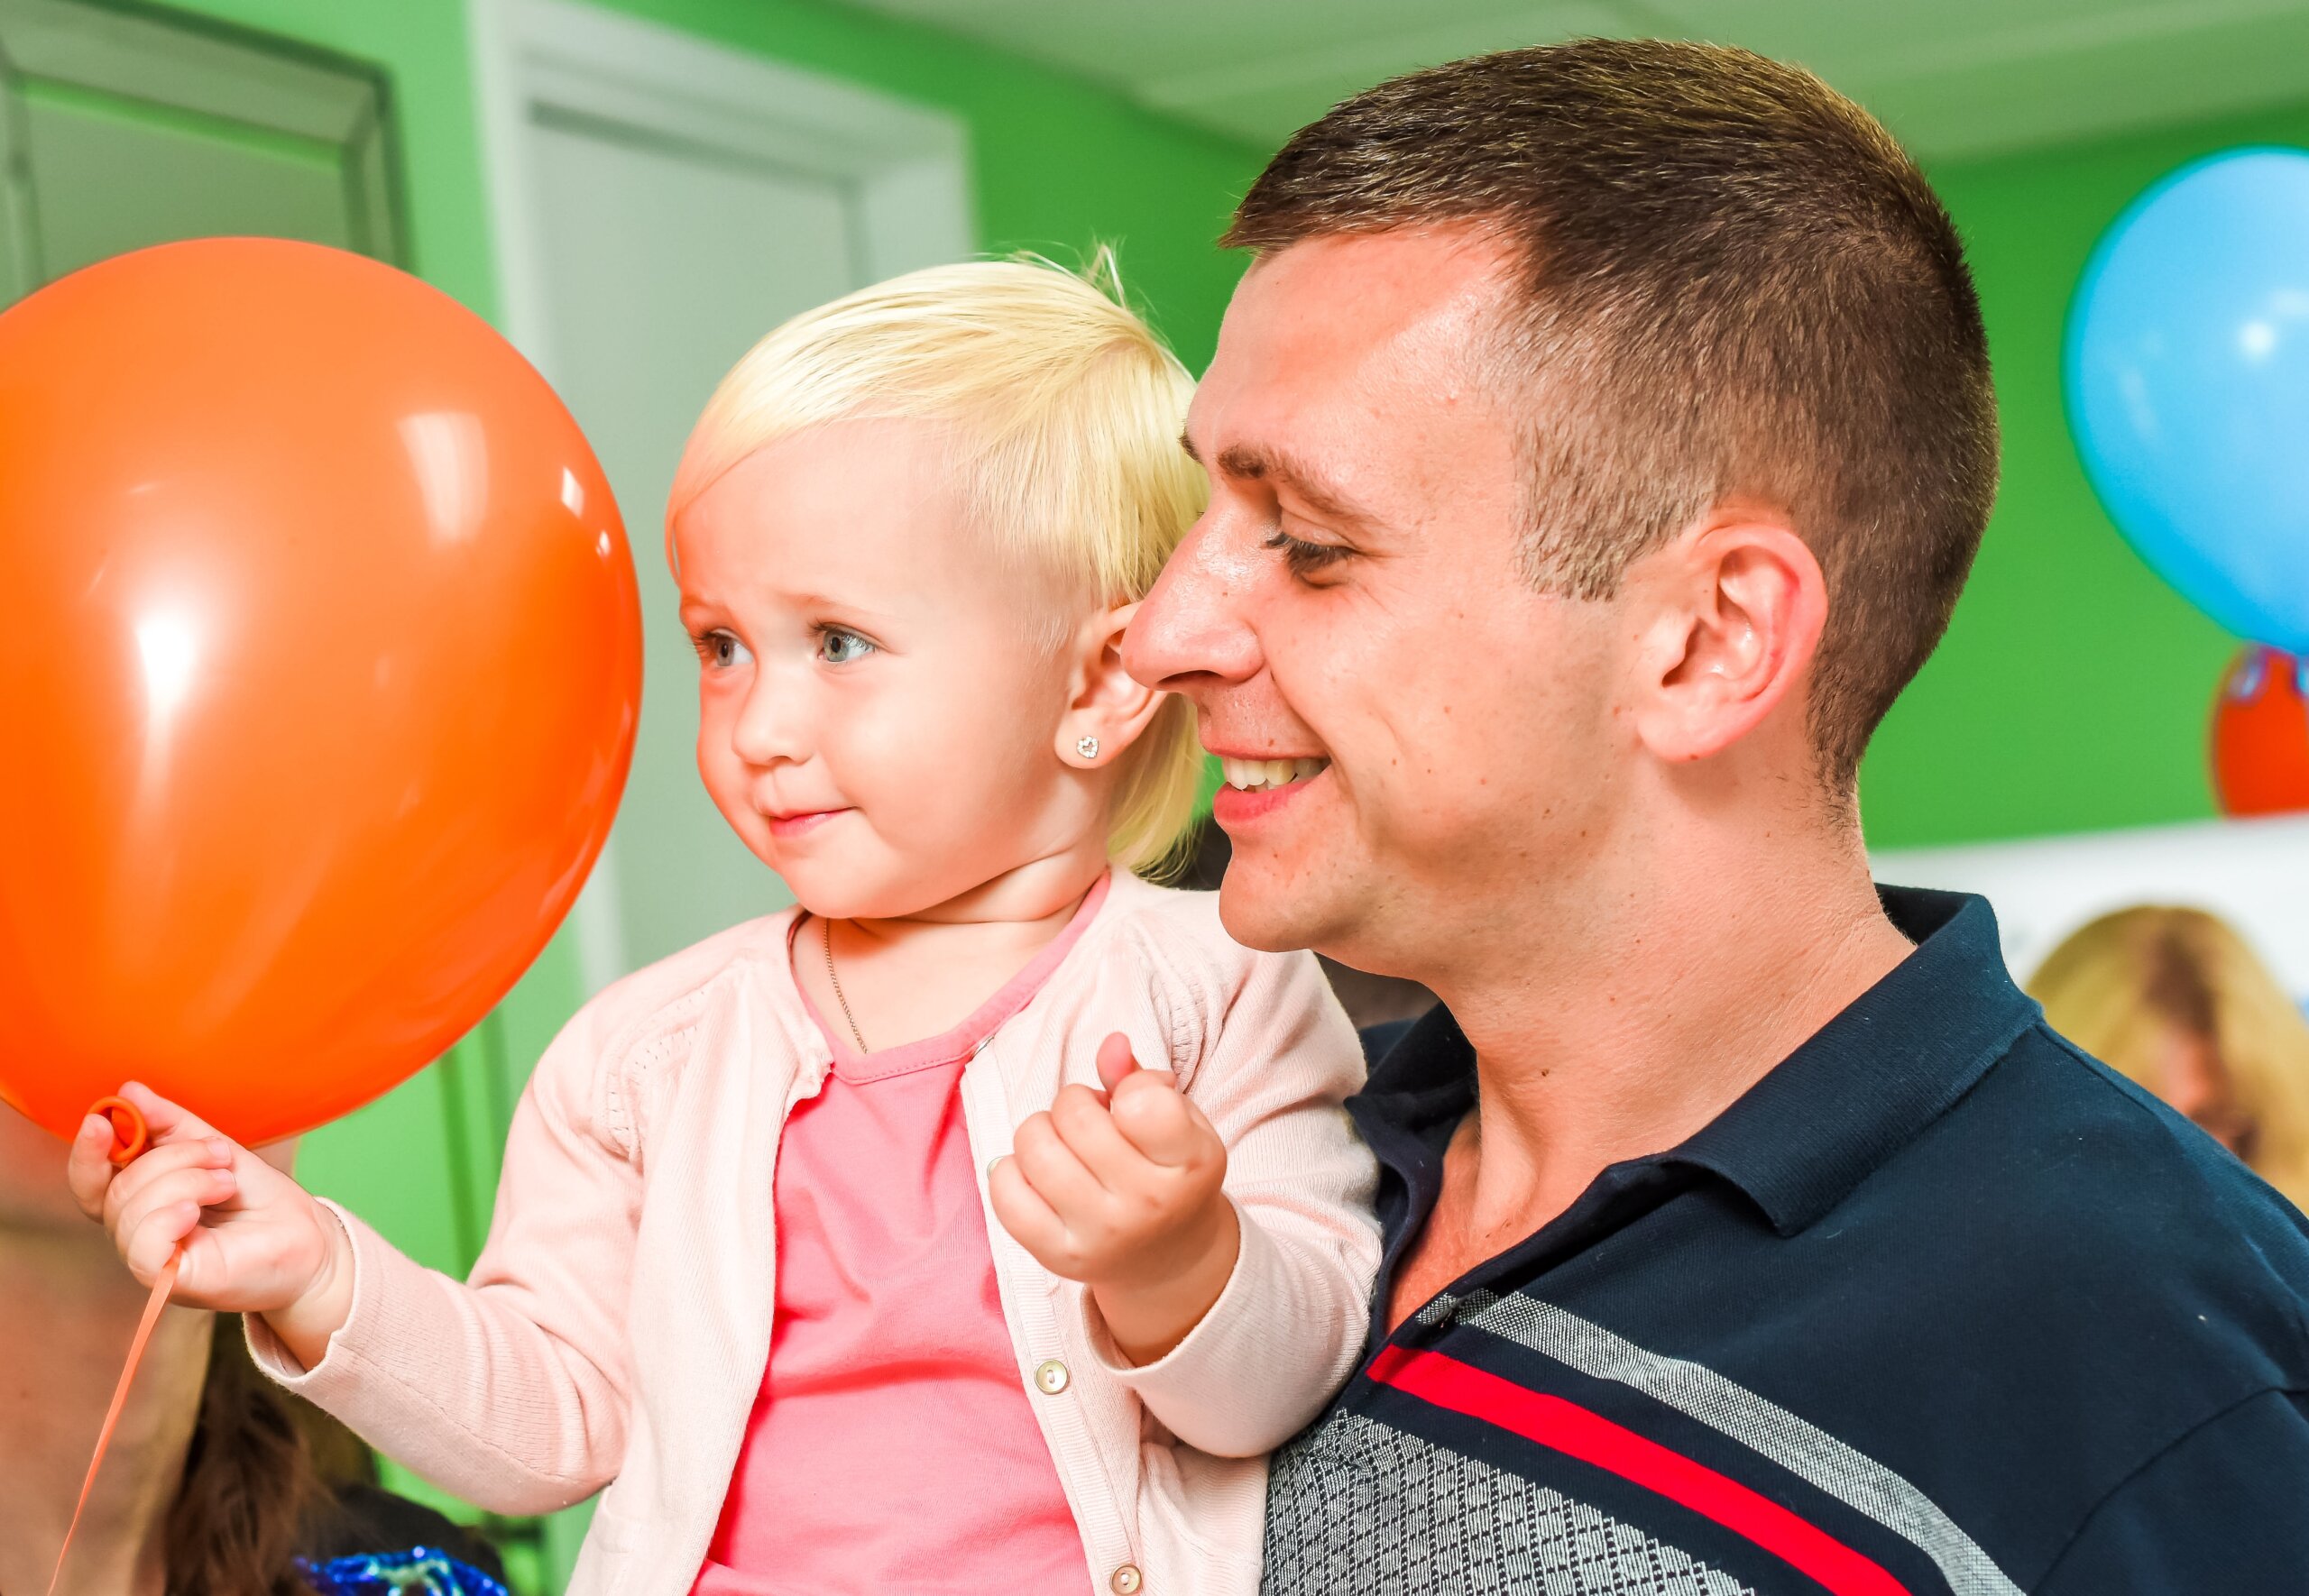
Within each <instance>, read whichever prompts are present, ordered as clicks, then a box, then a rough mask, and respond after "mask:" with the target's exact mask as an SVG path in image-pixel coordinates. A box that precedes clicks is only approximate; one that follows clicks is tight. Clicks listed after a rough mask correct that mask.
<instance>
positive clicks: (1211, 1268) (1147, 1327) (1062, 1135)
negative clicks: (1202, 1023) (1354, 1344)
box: [987, 1035, 1242, 1363]
mask: <svg viewBox="0 0 2309 1596" xmlns="http://www.w3.org/2000/svg"><path fill="white" fill-rule="evenodd" d="M1099 1081H1100V1082H1101V1083H1102V1084H1103V1085H1104V1087H1106V1089H1105V1090H1104V1091H1093V1090H1091V1089H1090V1087H1083V1086H1068V1087H1061V1088H1060V1090H1059V1094H1058V1097H1057V1100H1056V1101H1055V1102H1053V1104H1052V1105H1051V1106H1050V1108H1049V1110H1048V1111H1047V1112H1045V1113H1042V1114H1035V1115H1034V1116H1033V1117H1031V1118H1030V1119H1028V1120H1027V1121H1026V1123H1025V1124H1022V1125H1020V1126H1019V1127H1018V1133H1017V1136H1016V1137H1015V1138H1014V1139H1013V1141H1012V1144H1011V1145H1012V1149H1013V1151H1012V1154H1011V1156H1010V1157H1007V1158H1004V1159H1000V1160H997V1161H996V1163H995V1166H994V1169H993V1170H992V1172H991V1173H990V1174H989V1176H988V1179H987V1184H988V1190H989V1196H990V1197H991V1198H992V1200H993V1204H994V1212H995V1215H996V1217H998V1218H999V1219H1000V1220H1001V1221H1002V1225H1003V1228H1004V1229H1006V1230H1007V1231H1008V1232H1009V1233H1010V1234H1012V1235H1013V1236H1016V1237H1017V1240H1018V1243H1019V1244H1020V1245H1021V1246H1023V1247H1025V1248H1026V1251H1027V1252H1031V1253H1033V1254H1034V1256H1035V1261H1037V1262H1039V1263H1041V1264H1042V1266H1043V1267H1044V1269H1047V1270H1050V1271H1051V1272H1052V1273H1053V1274H1056V1275H1061V1276H1063V1277H1064V1278H1066V1279H1067V1280H1080V1281H1081V1282H1082V1283H1083V1284H1084V1285H1086V1286H1088V1287H1090V1293H1091V1296H1092V1297H1093V1298H1095V1299H1096V1300H1097V1302H1098V1305H1099V1314H1100V1316H1102V1317H1104V1319H1105V1320H1106V1323H1107V1329H1108V1331H1109V1333H1110V1334H1111V1335H1113V1336H1114V1339H1115V1344H1116V1345H1117V1346H1118V1347H1119V1348H1120V1349H1121V1350H1122V1352H1123V1353H1124V1355H1125V1356H1127V1357H1128V1358H1129V1359H1131V1360H1132V1361H1133V1362H1139V1363H1147V1362H1154V1361H1155V1359H1157V1358H1160V1357H1161V1356H1162V1355H1163V1354H1164V1353H1167V1352H1169V1351H1170V1350H1171V1349H1172V1348H1173V1347H1174V1346H1176V1345H1177V1344H1179V1343H1180V1342H1181V1341H1182V1340H1184V1339H1185V1338H1186V1335H1187V1333H1188V1332H1189V1331H1191V1330H1192V1329H1193V1328H1194V1327H1195V1325H1198V1324H1199V1323H1200V1322H1201V1319H1202V1316H1203V1315H1204V1314H1206V1313H1208V1312H1210V1306H1211V1304H1213V1303H1215V1302H1217V1301H1218V1300H1219V1293H1220V1292H1222V1291H1224V1290H1225V1289H1227V1281H1228V1277H1229V1276H1231V1275H1232V1274H1233V1273H1234V1271H1235V1256H1236V1252H1237V1249H1238V1248H1239V1247H1240V1246H1241V1244H1242V1231H1241V1228H1240V1226H1239V1224H1238V1222H1237V1217H1236V1214H1235V1205H1234V1204H1233V1203H1231V1202H1229V1201H1228V1198H1227V1195H1226V1193H1225V1192H1224V1191H1223V1190H1221V1189H1220V1183H1221V1182H1222V1181H1223V1180H1224V1179H1225V1178H1226V1174H1227V1148H1226V1144H1225V1143H1223V1142H1220V1141H1219V1133H1218V1132H1216V1131H1214V1130H1213V1129H1211V1126H1210V1121H1209V1120H1208V1119H1206V1118H1204V1117H1203V1113H1202V1110H1201V1109H1200V1108H1198V1107H1196V1106H1195V1105H1194V1104H1193V1103H1192V1102H1191V1101H1189V1100H1188V1098H1187V1097H1186V1096H1185V1095H1184V1094H1183V1093H1182V1092H1181V1091H1180V1090H1179V1088H1178V1082H1177V1081H1176V1079H1175V1078H1173V1076H1172V1075H1171V1073H1170V1072H1169V1071H1168V1070H1163V1069H1140V1068H1139V1067H1138V1063H1137V1061H1136V1059H1133V1058H1132V1057H1131V1054H1130V1041H1129V1039H1128V1038H1127V1037H1124V1036H1119V1035H1118V1036H1109V1038H1107V1040H1106V1041H1104V1042H1103V1043H1101V1044H1100V1045H1099Z"/></svg>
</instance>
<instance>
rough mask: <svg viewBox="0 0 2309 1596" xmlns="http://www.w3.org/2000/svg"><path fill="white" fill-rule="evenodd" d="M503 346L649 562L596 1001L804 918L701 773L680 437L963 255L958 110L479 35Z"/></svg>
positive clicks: (626, 49)
mask: <svg viewBox="0 0 2309 1596" xmlns="http://www.w3.org/2000/svg"><path fill="white" fill-rule="evenodd" d="M482 23H483V31H482V38H483V72H484V96H485V115H486V117H487V122H488V128H489V136H490V142H491V153H492V162H491V164H492V179H493V183H494V186H495V188H496V191H497V192H496V199H497V206H498V209H499V213H500V215H499V218H498V222H499V240H498V242H499V247H500V250H501V252H502V253H503V254H504V256H505V257H506V261H505V264H506V273H505V275H506V298H507V301H508V302H507V305H506V310H507V321H508V324H509V330H510V331H511V333H512V335H513V336H514V339H515V341H516V342H517V343H520V344H522V345H523V347H524V348H526V349H528V350H529V351H530V353H532V355H533V356H534V357H535V358H536V359H537V360H538V363H539V365H540V366H541V367H542V368H543V370H544V371H545V373H546V375H547V377H548V378H549V379H551V380H552V381H553V382H554V384H555V386H556V387H557V388H558V389H559V390H560V391H561V394H562V397H563V398H564V399H566V400H567V402H568V404H569V407H570V408H571V409H572V410H573V411H574V412H575V415H576V417H577V419H578V422H579V424H580V425H582V426H583V427H584V429H585V432H586V435H587V436H589V437H590V438H591V439H592V440H593V446H594V448H595V450H596V451H597V452H598V453H599V454H600V455H601V459H602V463H603V467H604V468H605V469H606V470H607V472H608V473H609V478H610V482H611V484H612V487H613V488H614V489H615V490H616V492H617V497H618V504H619V507H620V508H621V509H622V510H623V511H624V515H625V522H626V529H627V532H628V534H629V536H630V539H631V542H632V546H633V551H634V558H635V561H636V564H638V566H639V578H640V585H641V601H642V624H643V628H644V632H645V647H644V654H643V660H644V669H643V683H642V709H641V725H640V729H639V738H638V739H637V742H636V746H635V750H634V763H633V774H632V776H631V778H630V781H629V782H628V784H627V787H626V794H625V803H624V806H623V808H622V809H621V811H620V812H619V817H618V821H617V827H616V830H615V831H614V832H613V833H612V838H611V842H610V847H609V849H608V851H607V853H605V855H604V856H603V863H602V865H601V866H600V867H597V869H596V871H595V875H594V880H593V882H592V883H591V884H589V885H588V887H587V891H586V897H585V899H584V901H583V902H582V903H580V905H579V910H578V913H577V915H576V917H575V927H576V931H577V936H578V947H579V953H580V957H581V959H582V960H583V962H584V967H585V968H584V974H585V978H586V982H587V985H588V986H600V985H601V984H603V982H604V981H607V980H609V979H611V978H612V977H615V976H617V975H620V974H622V973H623V972H624V971H626V970H630V969H633V968H639V966H641V965H644V964H648V963H649V962H650V961H651V960H654V959H661V958H663V957H665V956H666V955H667V954H668V953H672V952H674V951H676V949H681V948H684V947H686V946H688V945H689V944H691V943H693V942H695V941H697V940H699V939H701V938H703V937H706V936H709V935H711V934H713V932H715V931H722V930H724V929H726V928H728V927H730V926H731V925H735V924H737V923H738V922H741V921H743V920H747V919H750V918H752V917H754V916H756V915H759V914H763V913H768V911H770V910H772V909H774V908H777V907H778V906H779V905H780V904H783V903H787V902H788V901H790V900H789V898H788V896H787V893H786V891H785V889H784V887H783V886H782V885H781V884H780V883H779V882H778V880H777V877H776V876H773V875H772V874H771V873H770V872H769V871H768V869H767V868H765V867H763V866H762V865H761V864H760V863H759V862H758V861H757V860H756V859H755V858H753V856H752V855H750V853H748V852H747V851H746V849H745V848H744V846H743V845H742V844H741V843H740V842H739V841H738V839H736V837H735V836H734V835H733V834H732V833H731V830H730V829H729V828H728V826H727V825H725V824H724V823H723V822H722V818H721V816H720V815H719V814H718V813H716V812H715V811H714V808H713V802H712V800H710V799H709V798H707V796H706V795H705V790H704V785H703V784H701V783H700V781H699V779H698V775H697V764H696V752H695V743H696V736H697V658H696V656H695V653H694V652H692V649H691V646H690V642H689V639H688V638H687V637H685V635H684V633H683V631H682V628H681V625H680V622H679V618H678V616H677V614H676V603H677V601H676V593H675V589H674V583H673V580H672V577H671V575H670V573H669V572H668V570H667V563H666V559H665V553H664V549H665V541H664V539H665V505H666V493H667V488H668V487H669V486H670V484H671V482H672V481H673V474H674V468H675V466H676V463H678V462H679V459H680V456H681V449H682V444H683V441H684V440H685V438H686V437H687V436H688V434H689V429H690V427H691V425H692V423H694V422H695V419H696V417H697V413H698V411H699V409H700V408H702V407H703V406H704V403H705V400H706V398H707V396H708V395H709V394H711V393H712V391H713V386H714V384H715V383H716V382H717V381H719V380H720V379H721V377H722V373H723V372H725V371H728V370H729V368H730V366H731V364H732V363H733V362H735V361H736V360H737V359H738V357H739V356H740V355H741V354H742V353H745V351H746V350H747V349H748V348H750V346H751V345H752V344H754V343H755V341H756V340H758V339H759V338H760V337H761V336H762V335H764V334H766V333H768V331H769V330H770V329H771V328H772V327H773V326H777V324H778V323H779V322H781V321H783V320H785V319H786V318H787V316H792V315H794V314H795V313H796V312H797V311H800V310H804V309H806V308H808V307H811V306H814V305H817V304H820V303H823V301H825V300H827V299H831V298H835V297H837V296H839V295H841V294H842V293H845V292H847V291H849V290H850V289H853V288H857V287H860V286H862V285H863V284H864V283H866V282H869V281H871V280H876V279H879V278H880V277H884V276H888V275H890V274H892V273H894V272H897V271H906V270H909V269H911V268H913V267H915V266H921V265H926V264H930V263H932V262H934V261H943V260H953V259H957V258H960V257H961V256H962V255H965V254H967V253H968V252H969V250H970V247H971V243H970V230H969V226H968V220H967V218H968V214H969V205H968V196H967V192H966V189H965V187H964V181H963V171H964V165H963V161H962V140H961V130H960V128H959V126H958V124H955V123H953V122H952V119H951V118H948V117H946V116H943V115H939V114H936V113H932V112H928V111H925V110H923V109H921V108H920V107H916V106H912V105H906V104H904V103H902V102H899V101H895V100H891V99H888V97H886V96H880V95H879V94H874V93H871V92H869V91H866V90H863V89H858V88H855V87H850V86H847V85H843V84H840V83H834V82H831V81H828V80H825V79H822V78H811V77H808V76H805V75H804V74H800V73H796V72H795V71H793V70H791V69H787V68H784V67H781V66H778V65H777V64H775V63H772V62H768V61H763V60H757V59H755V58H751V57H748V56H744V55H741V54H737V53H735V52H731V51H727V50H717V49H713V48H711V47H709V46H706V45H704V44H703V43H701V42H699V41H696V40H695V39H691V38H688V37H686V36H685V35H680V34H676V33H672V32H667V31H665V30H661V29H657V28H653V27H650V26H649V25H646V24H642V23H634V22H632V21H630V19H625V18H621V17H618V16H615V15H612V14H607V13H603V12H599V11H595V10H593V9H592V8H590V7H586V6H583V5H568V4H566V3H562V0H498V3H497V4H495V5H489V6H485V7H484V8H483V17H482Z"/></svg>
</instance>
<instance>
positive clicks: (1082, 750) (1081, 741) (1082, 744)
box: [1074, 737, 1099, 759]
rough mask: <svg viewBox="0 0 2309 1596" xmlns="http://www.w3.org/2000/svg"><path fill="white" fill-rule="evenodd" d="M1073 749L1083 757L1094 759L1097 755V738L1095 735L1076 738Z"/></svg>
mask: <svg viewBox="0 0 2309 1596" xmlns="http://www.w3.org/2000/svg"><path fill="white" fill-rule="evenodd" d="M1074 751H1075V752H1076V753H1078V754H1080V755H1081V756H1082V757H1084V758H1085V759H1096V758H1097V757H1099V739H1098V738H1095V737H1081V738H1075V739H1074Z"/></svg>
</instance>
